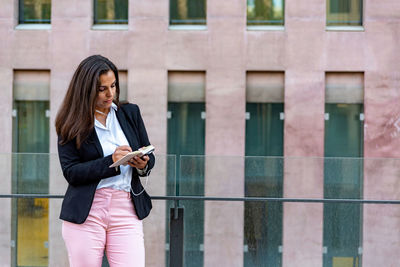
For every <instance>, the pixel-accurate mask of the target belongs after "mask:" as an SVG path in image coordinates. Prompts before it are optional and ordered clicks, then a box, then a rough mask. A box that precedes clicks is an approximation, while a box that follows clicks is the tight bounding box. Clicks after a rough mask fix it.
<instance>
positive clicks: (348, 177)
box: [323, 104, 363, 267]
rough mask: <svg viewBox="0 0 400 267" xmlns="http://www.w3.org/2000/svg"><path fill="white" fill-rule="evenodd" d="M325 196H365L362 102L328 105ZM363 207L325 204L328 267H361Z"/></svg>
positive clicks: (325, 253)
mask: <svg viewBox="0 0 400 267" xmlns="http://www.w3.org/2000/svg"><path fill="white" fill-rule="evenodd" d="M325 112H326V113H328V114H329V120H326V122H325V162H324V197H325V198H329V199H359V198H362V181H363V173H362V170H363V164H362V159H360V157H362V155H363V123H362V121H361V120H360V113H362V112H363V105H362V104H326V106H325ZM361 240H362V206H361V205H359V204H351V203H328V204H324V234H323V244H324V251H325V252H324V257H323V260H324V265H323V266H324V267H331V266H344V265H338V262H342V263H343V264H344V263H346V264H348V265H345V266H357V267H359V266H361V256H360V254H359V247H361V244H362V241H361Z"/></svg>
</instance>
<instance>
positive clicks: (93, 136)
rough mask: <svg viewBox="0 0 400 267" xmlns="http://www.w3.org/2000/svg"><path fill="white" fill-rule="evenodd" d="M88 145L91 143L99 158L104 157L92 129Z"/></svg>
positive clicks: (97, 138)
mask: <svg viewBox="0 0 400 267" xmlns="http://www.w3.org/2000/svg"><path fill="white" fill-rule="evenodd" d="M88 143H93V144H94V146H95V147H96V149H97V152H98V153H99V155H100V156H101V157H104V153H103V148H102V147H101V144H100V140H99V137H98V136H97V133H96V130H95V129H94V128H93V131H92V133H91V134H90V135H89V138H88Z"/></svg>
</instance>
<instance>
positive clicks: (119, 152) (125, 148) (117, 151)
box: [112, 146, 132, 165]
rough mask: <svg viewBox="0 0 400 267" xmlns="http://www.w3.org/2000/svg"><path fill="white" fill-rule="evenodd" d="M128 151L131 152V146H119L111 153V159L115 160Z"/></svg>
mask: <svg viewBox="0 0 400 267" xmlns="http://www.w3.org/2000/svg"><path fill="white" fill-rule="evenodd" d="M129 152H132V148H131V147H130V146H119V147H117V148H116V149H115V151H114V153H113V154H112V160H113V162H116V161H117V160H119V159H120V158H122V157H123V156H125V155H126V154H128V153H129ZM126 164H128V163H125V164H123V165H126Z"/></svg>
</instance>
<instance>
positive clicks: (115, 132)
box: [94, 103, 132, 192]
mask: <svg viewBox="0 0 400 267" xmlns="http://www.w3.org/2000/svg"><path fill="white" fill-rule="evenodd" d="M116 110H117V106H116V105H115V104H114V103H112V106H111V108H110V112H109V113H108V115H107V118H106V126H104V125H103V124H101V122H99V121H98V120H97V119H96V117H95V120H94V128H95V130H96V133H97V136H98V138H99V141H100V144H101V148H102V149H103V154H104V157H106V156H108V155H111V154H112V153H114V151H115V149H116V148H117V147H118V146H123V145H127V146H129V143H128V140H127V139H126V137H125V134H124V132H123V131H122V129H121V125H120V124H119V122H118V119H117V115H116ZM120 170H121V174H119V175H116V176H112V177H109V178H106V179H102V180H101V181H100V183H99V184H98V185H97V189H100V188H104V187H109V188H114V189H117V190H122V191H126V192H129V191H130V188H131V179H132V167H131V166H129V165H125V166H123V165H121V166H120Z"/></svg>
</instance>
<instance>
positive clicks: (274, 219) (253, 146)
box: [244, 103, 283, 267]
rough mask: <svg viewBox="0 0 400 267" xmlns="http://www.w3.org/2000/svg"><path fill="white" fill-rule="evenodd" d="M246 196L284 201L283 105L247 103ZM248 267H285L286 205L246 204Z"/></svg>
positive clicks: (246, 260) (278, 203) (245, 233)
mask: <svg viewBox="0 0 400 267" xmlns="http://www.w3.org/2000/svg"><path fill="white" fill-rule="evenodd" d="M246 110H247V112H248V113H249V115H250V118H249V119H248V120H246V158H245V196H246V197H282V196H283V195H282V192H283V159H282V155H283V120H281V119H280V113H281V112H283V104H282V103H247V106H246ZM244 245H245V246H247V250H245V253H244V266H245V267H251V266H266V267H278V266H281V262H282V256H281V253H280V252H279V251H280V247H281V246H282V203H280V202H245V215H244Z"/></svg>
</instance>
